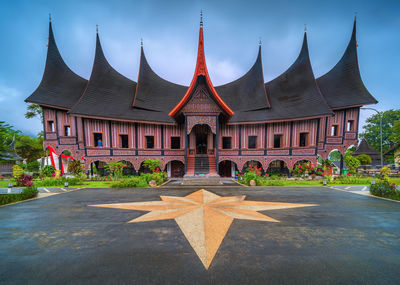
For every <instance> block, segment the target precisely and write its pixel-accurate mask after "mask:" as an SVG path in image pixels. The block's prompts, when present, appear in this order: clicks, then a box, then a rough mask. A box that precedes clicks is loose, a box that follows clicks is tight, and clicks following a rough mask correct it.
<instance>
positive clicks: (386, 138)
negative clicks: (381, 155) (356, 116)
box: [360, 109, 400, 152]
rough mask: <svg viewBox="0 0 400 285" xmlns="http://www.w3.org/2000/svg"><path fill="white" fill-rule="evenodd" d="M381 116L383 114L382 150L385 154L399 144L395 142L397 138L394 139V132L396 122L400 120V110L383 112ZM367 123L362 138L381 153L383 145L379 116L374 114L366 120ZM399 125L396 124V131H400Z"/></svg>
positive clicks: (361, 134)
mask: <svg viewBox="0 0 400 285" xmlns="http://www.w3.org/2000/svg"><path fill="white" fill-rule="evenodd" d="M381 114H382V150H383V152H385V151H387V150H388V149H389V148H391V147H393V146H394V145H395V144H396V143H397V142H398V140H397V142H396V140H395V139H396V138H395V137H393V134H392V131H393V127H394V126H395V122H397V121H399V120H400V109H399V110H393V109H391V110H387V111H384V112H382V113H381ZM366 123H367V124H366V125H365V126H364V127H363V129H364V132H363V133H360V137H361V138H365V139H366V140H367V141H368V143H369V145H370V146H371V147H372V148H373V149H376V150H377V151H379V150H380V145H381V141H380V139H381V137H380V128H379V115H378V114H374V115H372V116H370V117H369V118H368V119H367V120H366ZM398 124H400V123H396V129H397V128H398V129H400V126H398ZM397 138H398V137H397Z"/></svg>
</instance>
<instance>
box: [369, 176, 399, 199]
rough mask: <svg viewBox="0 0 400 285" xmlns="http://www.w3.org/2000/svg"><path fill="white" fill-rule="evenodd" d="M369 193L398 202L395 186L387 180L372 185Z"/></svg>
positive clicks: (397, 192) (397, 191)
mask: <svg viewBox="0 0 400 285" xmlns="http://www.w3.org/2000/svg"><path fill="white" fill-rule="evenodd" d="M369 191H370V193H371V194H372V195H374V196H378V197H384V198H389V199H394V200H400V191H399V190H397V189H396V184H394V183H390V182H389V181H387V180H380V181H378V182H377V183H375V184H372V185H371V186H370V188H369Z"/></svg>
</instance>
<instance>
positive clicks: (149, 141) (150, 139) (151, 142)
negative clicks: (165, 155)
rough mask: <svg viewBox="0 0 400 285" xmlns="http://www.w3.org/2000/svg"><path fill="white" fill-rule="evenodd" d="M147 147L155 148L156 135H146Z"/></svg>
mask: <svg viewBox="0 0 400 285" xmlns="http://www.w3.org/2000/svg"><path fill="white" fill-rule="evenodd" d="M146 148H154V136H146Z"/></svg>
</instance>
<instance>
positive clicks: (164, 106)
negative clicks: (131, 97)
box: [134, 47, 188, 123]
mask: <svg viewBox="0 0 400 285" xmlns="http://www.w3.org/2000/svg"><path fill="white" fill-rule="evenodd" d="M187 89H188V87H187V86H182V85H178V84H174V83H172V82H169V81H167V80H164V79H162V78H161V77H160V76H158V75H157V74H156V73H155V72H154V71H153V70H152V69H151V67H150V65H149V63H148V62H147V59H146V56H145V54H144V51H143V47H142V48H141V54H140V67H139V76H138V85H137V90H136V94H135V101H134V107H135V109H143V110H148V111H151V112H149V114H148V115H147V117H148V118H147V120H155V121H164V122H169V123H173V122H174V120H173V118H172V117H170V116H169V115H168V113H169V112H170V111H171V110H172V109H173V108H174V107H175V106H176V105H177V104H178V102H179V101H180V100H181V99H182V97H183V96H184V95H185V92H186V90H187ZM150 116H151V117H150Z"/></svg>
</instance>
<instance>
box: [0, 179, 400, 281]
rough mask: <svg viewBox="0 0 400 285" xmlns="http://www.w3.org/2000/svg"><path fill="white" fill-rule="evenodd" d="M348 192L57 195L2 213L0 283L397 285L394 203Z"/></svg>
mask: <svg viewBox="0 0 400 285" xmlns="http://www.w3.org/2000/svg"><path fill="white" fill-rule="evenodd" d="M356 187H358V188H347V189H345V187H337V189H334V188H328V187H326V188H324V187H254V188H252V187H230V186H220V187H215V186H207V187H206V186H204V187H197V188H196V187H193V186H192V187H176V188H173V187H171V186H170V187H168V188H164V189H163V188H157V189H129V190H114V189H79V190H76V191H71V190H70V189H68V190H67V191H62V190H61V191H60V192H59V194H57V192H55V193H54V195H49V196H48V197H46V198H42V199H36V200H32V201H28V202H23V203H18V204H15V205H9V206H4V207H0V240H1V243H0V254H1V256H2V258H1V259H0V283H2V284H396V283H397V284H398V283H399V282H400V276H399V274H398V268H399V266H400V238H399V237H400V203H397V202H394V201H387V200H383V199H377V198H373V197H369V196H367V195H365V194H363V192H368V191H366V190H365V189H364V188H363V187H361V186H356ZM48 190H49V189H48ZM49 191H50V192H51V189H50V190H49ZM43 193H44V194H46V193H47V192H46V191H43ZM360 194H361V195H360Z"/></svg>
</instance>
